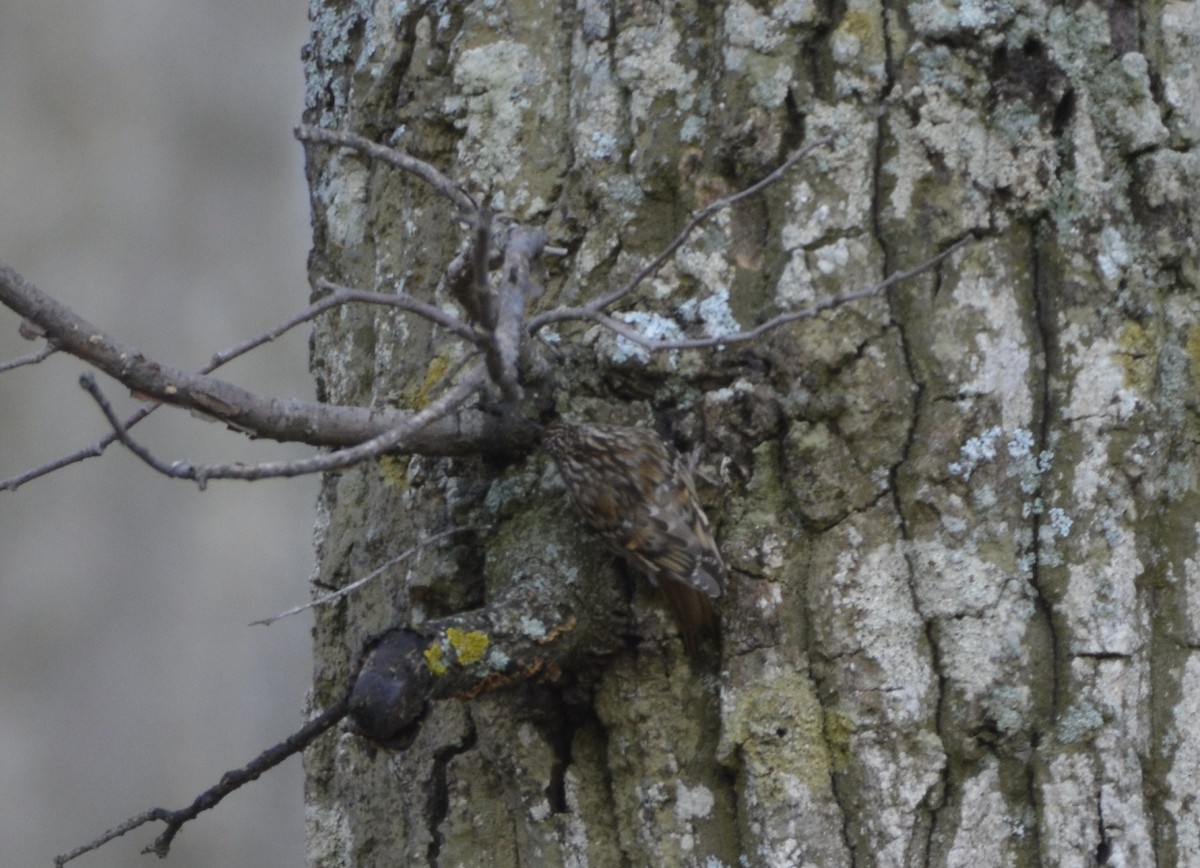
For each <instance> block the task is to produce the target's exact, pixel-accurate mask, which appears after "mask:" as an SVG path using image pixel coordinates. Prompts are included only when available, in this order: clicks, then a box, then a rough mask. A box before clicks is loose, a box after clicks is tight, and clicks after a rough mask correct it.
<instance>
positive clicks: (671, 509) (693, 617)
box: [542, 422, 726, 655]
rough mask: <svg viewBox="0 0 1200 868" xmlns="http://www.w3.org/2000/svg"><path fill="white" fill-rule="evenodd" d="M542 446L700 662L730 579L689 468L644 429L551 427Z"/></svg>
mask: <svg viewBox="0 0 1200 868" xmlns="http://www.w3.org/2000/svg"><path fill="white" fill-rule="evenodd" d="M542 443H543V444H544V445H545V447H546V450H547V451H548V452H549V453H550V455H551V457H553V458H554V463H555V464H556V465H557V466H558V471H559V474H560V475H561V476H562V479H563V482H564V483H566V486H567V491H568V492H570V495H571V500H572V501H573V502H574V504H575V509H576V511H577V512H578V513H579V515H580V517H581V518H582V519H583V522H584V524H586V525H587V526H588V528H589V529H591V530H592V531H594V532H595V533H596V534H598V535H599V536H600V537H601V538H603V539H604V541H605V542H607V543H608V545H609V546H610V547H611V548H612V549H613V550H614V551H615V552H616V553H617V554H619V555H621V557H623V558H624V559H625V560H626V561H627V562H629V563H630V564H632V565H633V566H634V567H636V568H637V569H639V570H640V571H641V572H643V573H645V574H646V576H647V577H648V578H649V579H650V580H651V581H652V582H654V583H655V584H656V585H658V587H659V588H660V589H661V590H662V593H663V598H664V599H665V600H666V603H667V606H668V608H670V610H671V612H672V614H673V615H674V616H675V620H676V622H677V623H678V624H679V631H680V633H681V634H682V637H683V643H684V647H685V648H686V649H687V650H688V653H689V654H693V655H694V654H695V652H696V650H697V649H698V648H699V645H700V642H701V640H702V638H703V637H704V636H705V635H709V634H714V635H715V632H716V627H717V620H716V613H715V612H714V611H713V606H712V600H713V599H715V598H717V597H719V596H721V594H722V593H724V591H725V579H726V571H725V564H724V562H723V561H722V560H721V553H720V552H719V551H718V550H717V544H716V542H715V541H714V540H713V536H712V531H711V530H710V529H709V526H708V519H707V517H705V515H704V510H703V509H701V507H700V502H699V500H698V499H697V497H696V488H695V484H694V483H693V482H692V475H691V473H690V472H689V470H688V468H687V465H686V463H685V462H684V461H683V460H682V459H681V458H680V456H679V455H678V453H676V451H675V450H674V449H673V448H672V447H671V446H670V445H668V444H667V443H664V442H663V440H662V438H661V437H659V436H658V434H656V433H655V432H654V431H651V430H648V429H645V428H626V427H621V426H617V425H572V424H568V423H566V422H552V423H551V424H550V425H547V426H546V428H545V430H544V432H543V433H542Z"/></svg>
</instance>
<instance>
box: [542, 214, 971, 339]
mask: <svg viewBox="0 0 1200 868" xmlns="http://www.w3.org/2000/svg"><path fill="white" fill-rule="evenodd" d="M974 240H975V238H974V236H972V235H968V236H966V237H964V238H960V239H959V240H958V241H956V242H954V243H953V244H952V245H950V246H949V247H948V248H946V249H945V250H943V251H942V252H941V253H939V254H937V255H936V256H933V257H931V258H929V259H927V260H925V261H924V262H922V263H921V264H920V265H916V266H914V267H912V268H909V269H907V270H905V271H897V272H896V273H895V274H891V275H889V276H888V277H886V278H885V279H883V280H881V281H879V283H875V284H872V285H871V286H868V287H864V288H863V289H856V290H854V291H853V292H847V293H843V294H841V295H834V296H830V297H829V298H823V299H821V300H820V301H818V302H817V303H815V304H813V305H810V306H809V307H806V308H804V309H803V310H793V311H788V312H787V313H782V314H780V315H779V316H777V317H773V318H771V319H769V320H767V321H766V322H764V323H762V324H761V325H758V326H755V327H754V328H752V329H749V330H747V331H741V332H733V333H730V334H727V335H715V336H712V337H707V338H689V339H687V340H681V341H660V340H654V339H652V338H648V337H646V336H645V335H643V334H642V333H641V332H639V331H638V330H637V329H635V328H633V327H632V326H630V325H628V324H627V323H623V322H621V321H620V320H619V319H617V318H615V317H612V316H609V315H608V314H605V313H602V312H600V311H597V310H594V309H592V307H591V305H588V306H586V307H563V308H557V309H555V310H552V311H548V312H547V313H545V314H543V315H542V316H541V317H538V319H539V320H541V325H549V324H550V323H554V322H564V321H576V322H579V321H583V322H593V323H596V324H597V325H601V326H604V328H606V329H608V330H609V331H611V332H614V333H615V334H618V335H620V336H621V337H623V338H625V339H626V340H629V341H632V342H633V343H635V344H637V345H638V346H639V347H641V348H642V349H644V350H646V351H647V352H651V353H662V352H667V351H669V350H700V349H709V348H712V347H722V346H726V345H729V344H741V343H745V342H747V341H752V340H756V339H758V338H760V337H762V336H763V335H764V334H766V333H767V332H770V331H773V330H774V329H777V328H779V327H780V326H785V325H787V324H789V323H793V322H796V321H798V320H804V319H811V318H812V317H814V316H816V315H817V314H819V313H821V312H822V311H825V310H829V309H830V308H835V307H841V306H842V305H844V304H848V303H849V302H852V301H859V300H861V299H864V298H871V297H872V296H876V295H879V294H880V293H882V292H883V291H884V290H886V289H889V288H891V287H893V286H895V285H896V284H897V283H902V282H903V281H905V280H910V279H911V278H913V277H916V276H918V275H920V274H924V273H925V272H926V271H928V270H929V269H931V268H933V267H934V266H936V265H937V264H938V263H940V262H941V261H942V260H944V259H945V258H946V257H947V256H950V255H951V254H953V253H955V252H956V251H958V250H960V249H962V248H963V247H964V246H966V245H967V244H969V243H971V242H972V241H974ZM531 328H532V326H531Z"/></svg>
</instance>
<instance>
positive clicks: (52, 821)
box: [0, 0, 317, 868]
mask: <svg viewBox="0 0 1200 868" xmlns="http://www.w3.org/2000/svg"><path fill="white" fill-rule="evenodd" d="M306 14H307V10H306V4H305V3H303V2H301V0H260V2H256V3H245V2H239V0H205V2H196V0H102V2H101V0H0V201H2V202H3V208H0V259H3V260H6V261H7V262H9V263H10V264H12V265H13V266H15V267H16V268H17V269H18V270H19V271H21V272H22V273H23V274H24V275H25V276H26V277H27V278H28V279H30V280H31V281H33V282H34V283H35V284H36V285H37V286H39V287H40V288H41V289H43V290H44V291H46V292H48V293H50V294H52V295H54V296H56V297H57V298H59V299H60V300H61V301H63V302H65V303H67V304H69V305H70V306H72V307H73V308H74V309H75V310H76V312H77V313H79V314H80V315H82V316H84V317H85V318H88V319H90V320H91V321H92V322H94V323H96V324H97V325H99V326H101V327H102V328H105V329H107V330H109V331H110V332H111V333H113V334H114V335H116V336H118V337H120V338H121V339H123V340H125V341H128V342H130V343H132V344H134V345H135V346H137V347H138V348H140V349H141V350H142V351H143V352H145V353H146V354H147V355H150V356H153V357H157V358H160V359H162V360H164V361H169V362H171V363H173V364H177V365H180V366H184V367H187V366H192V367H195V366H199V365H200V364H202V363H203V362H204V361H205V360H206V359H207V357H208V356H209V355H210V354H211V353H212V352H213V351H215V350H218V349H222V348H224V347H227V346H230V345H232V344H234V343H236V342H237V341H238V340H240V339H242V338H244V337H247V336H249V335H251V334H254V333H255V332H258V331H260V330H262V329H264V328H266V327H267V326H269V325H271V324H272V323H274V322H277V321H279V320H281V319H283V318H285V317H286V316H287V315H288V314H290V313H292V312H294V311H295V310H297V309H299V308H301V307H303V306H304V304H305V303H306V301H307V295H308V287H307V285H306V283H305V276H304V262H305V256H306V254H307V251H308V246H309V243H308V205H307V197H306V192H305V185H304V178H303V173H302V168H301V166H302V161H301V151H300V148H299V146H298V145H297V144H296V143H295V142H294V141H293V140H292V136H291V130H292V127H293V126H294V125H295V124H296V123H298V122H299V120H300V111H301V106H302V93H303V79H302V73H301V64H300V48H301V46H302V45H303V43H304V42H305V40H306V38H307V21H306ZM306 341H307V329H306V328H301V329H300V330H299V332H298V333H297V334H295V335H293V336H291V337H290V338H288V339H285V340H283V341H280V342H279V343H277V344H275V345H272V346H270V347H267V348H265V349H263V350H260V351H258V352H257V353H256V354H254V355H253V357H252V358H251V359H250V360H249V361H248V362H240V363H236V364H234V365H231V366H229V367H228V368H226V369H224V371H223V373H222V375H223V376H225V377H226V378H228V379H231V380H234V381H235V382H238V383H240V384H242V385H245V386H247V387H248V388H251V389H254V390H257V391H260V392H262V393H268V394H274V395H280V396H286V395H299V396H302V397H311V394H312V389H311V385H310V381H309V378H308V374H307V370H306V358H307V343H306ZM33 349H35V345H34V344H30V343H27V342H25V341H23V340H21V339H20V338H19V337H18V335H17V318H16V317H15V316H13V315H12V314H10V313H9V312H8V311H7V310H3V311H0V359H10V358H13V357H15V356H19V355H24V354H26V353H28V352H30V351H32V350H33ZM82 369H83V366H82V364H81V363H79V362H77V361H74V360H72V359H70V358H68V357H62V358H53V359H51V360H50V361H49V362H46V363H43V364H42V365H40V366H38V367H36V368H26V369H22V370H20V371H15V372H9V373H7V374H0V478H7V477H9V476H12V475H14V474H16V473H18V472H19V471H21V470H24V469H25V468H26V467H29V466H32V465H35V464H40V463H42V462H44V461H47V460H49V459H52V458H55V457H57V456H59V455H60V454H64V453H66V452H68V451H71V450H73V449H75V448H77V447H80V446H83V445H85V444H87V443H90V442H92V441H93V440H95V439H97V438H98V436H99V435H100V434H102V433H103V432H104V431H105V425H104V422H103V419H102V418H101V416H100V415H99V412H98V411H97V409H96V408H95V406H94V405H93V404H92V403H91V400H90V399H89V398H88V397H87V395H86V394H85V393H83V392H82V391H81V390H80V389H79V387H78V385H77V382H76V380H77V377H78V374H79V373H80V371H81V370H82ZM101 384H102V385H103V386H105V388H106V391H107V392H108V394H109V395H110V397H111V398H113V399H114V400H115V401H116V403H117V404H118V407H119V409H121V410H129V409H132V408H133V407H134V406H135V404H134V402H132V401H131V400H130V398H129V396H128V395H127V394H126V393H125V391H124V390H123V389H121V388H120V387H118V386H116V385H115V384H114V383H112V381H109V380H106V379H104V378H101ZM136 430H137V435H138V436H139V438H141V439H142V440H143V441H144V442H145V443H147V444H148V445H149V446H150V447H151V448H152V449H154V450H155V451H156V453H157V454H158V455H160V456H161V457H164V458H188V459H191V460H193V461H206V460H207V461H229V460H245V461H255V460H265V459H269V458H278V457H287V456H296V455H300V454H306V453H307V451H308V450H306V449H303V448H298V447H281V446H279V445H278V444H270V443H251V442H249V441H247V440H245V439H244V438H242V437H240V436H238V435H236V434H233V433H230V432H227V431H225V430H224V429H222V428H221V427H219V426H217V425H214V424H209V423H205V422H202V421H200V420H197V419H194V418H191V417H190V416H188V415H186V414H182V413H179V412H178V411H172V410H166V409H164V410H161V411H159V412H158V413H156V414H155V415H154V416H152V417H151V418H150V419H149V420H147V421H146V422H145V423H143V424H142V425H141V426H139V427H138V428H137V429H136ZM316 485H317V481H316V480H315V479H307V480H301V481H268V482H260V483H255V484H253V485H248V484H245V483H237V482H224V483H220V482H218V483H214V484H212V485H211V486H210V487H209V490H208V491H206V492H203V493H202V492H199V491H197V490H196V488H195V486H192V485H189V484H187V483H183V482H171V481H167V480H165V479H163V478H161V477H158V476H156V475H155V474H154V473H153V472H152V471H150V470H149V468H147V467H145V466H143V465H142V464H140V463H139V462H137V461H136V460H135V459H133V458H132V457H131V456H129V455H127V454H125V453H123V452H122V451H121V450H120V448H119V447H112V448H111V449H110V450H109V451H108V452H107V453H106V454H105V455H104V456H103V457H101V458H94V459H91V460H89V461H87V462H84V463H83V464H79V465H75V466H73V467H70V468H68V469H66V470H62V471H59V472H58V473H56V474H54V475H52V476H50V477H47V478H43V479H41V480H38V481H35V482H32V483H29V484H28V485H26V486H24V487H22V488H21V489H19V490H18V491H16V492H15V493H14V492H4V493H0V864H2V865H3V866H10V865H11V866H27V865H47V866H48V865H50V864H51V859H52V858H53V856H54V855H56V854H58V853H61V852H64V851H66V850H68V849H71V848H72V847H75V846H76V845H79V844H82V843H84V842H86V841H87V840H89V839H91V838H92V837H94V836H95V835H97V834H99V833H101V832H103V831H104V830H105V829H107V828H109V827H110V826H113V825H115V824H117V823H119V822H120V821H122V820H124V819H125V818H126V817H128V816H130V815H132V814H135V813H138V812H141V811H143V810H145V809H146V808H149V807H152V806H164V807H169V808H176V807H182V806H183V805H185V804H186V803H188V802H190V801H191V799H192V798H193V797H194V796H195V795H196V794H198V793H199V792H200V791H202V790H203V789H205V788H207V787H209V786H211V785H212V784H214V783H215V782H216V781H217V780H218V778H219V777H220V775H221V774H222V773H223V772H224V771H225V770H227V769H229V768H233V767H235V766H240V765H242V764H243V763H245V762H246V761H248V760H249V759H250V758H251V757H253V756H254V755H255V754H256V753H257V752H258V751H259V750H261V749H262V748H264V747H266V746H268V745H269V744H272V743H274V742H276V741H278V740H280V739H282V738H283V737H284V736H286V735H287V734H288V733H289V732H291V731H292V730H293V729H295V728H296V727H297V726H299V725H300V723H301V722H302V713H301V711H302V705H303V700H304V694H305V690H306V687H307V684H308V680H309V674H310V658H309V626H310V620H309V619H308V618H307V617H305V616H301V617H296V618H291V619H288V620H285V621H283V622H280V623H278V624H276V625H274V626H272V627H269V628H264V627H253V628H251V627H248V626H247V624H248V622H249V621H251V620H253V619H255V618H258V617H262V616H265V615H270V614H274V613H276V612H279V611H281V610H283V609H285V608H287V607H289V606H291V605H293V604H296V603H301V602H304V601H305V600H307V598H308V594H307V579H308V575H309V571H310V568H311V563H312V554H311V547H310V532H311V528H312V521H313V503H314V500H315V497H316ZM301 787H302V773H301V768H300V763H299V760H298V759H295V758H293V759H291V760H289V761H288V763H287V764H285V765H284V766H283V767H281V768H278V769H276V770H274V771H272V772H270V773H269V774H268V775H267V776H265V777H264V778H262V779H260V780H259V781H257V782H255V783H254V784H252V785H251V786H249V787H248V788H246V789H244V790H242V791H241V792H239V793H237V794H235V795H234V796H232V797H231V798H230V799H228V800H227V801H226V802H224V803H223V804H221V805H220V806H218V807H217V808H216V810H214V811H211V812H209V813H207V814H204V815H203V816H202V817H201V818H200V819H199V820H198V821H195V822H193V823H191V824H189V825H187V826H186V827H185V828H184V830H183V832H182V833H181V835H180V837H179V838H178V839H177V841H176V843H175V845H174V848H173V849H172V852H171V856H170V859H169V861H168V862H167V863H165V864H167V865H169V866H175V868H183V866H206V868H219V866H251V865H253V866H284V865H287V866H298V865H302V864H303V861H304V849H303V834H304V830H303V813H302V800H301ZM160 830H161V826H160V825H159V824H154V825H153V826H148V827H145V828H143V829H141V830H138V831H135V832H133V833H131V834H130V835H129V836H127V837H126V838H124V839H122V840H120V841H117V842H114V843H112V844H110V845H108V846H107V847H106V848H105V849H103V850H101V851H99V852H98V853H96V854H92V855H90V856H85V857H83V858H82V859H80V860H79V861H78V862H76V863H74V864H77V865H80V866H90V868H99V866H129V865H147V866H149V865H156V864H160V863H159V862H158V860H156V859H155V858H154V857H153V856H142V855H139V851H140V850H141V848H142V847H144V846H146V845H147V844H149V843H150V842H151V841H152V839H153V837H154V836H155V835H157V834H158V832H159V831H160Z"/></svg>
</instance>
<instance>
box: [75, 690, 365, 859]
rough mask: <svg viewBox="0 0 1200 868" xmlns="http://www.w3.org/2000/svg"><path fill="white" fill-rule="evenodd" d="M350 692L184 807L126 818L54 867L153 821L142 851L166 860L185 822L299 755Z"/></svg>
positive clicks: (336, 716) (343, 707)
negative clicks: (159, 827) (157, 825)
mask: <svg viewBox="0 0 1200 868" xmlns="http://www.w3.org/2000/svg"><path fill="white" fill-rule="evenodd" d="M355 681H356V679H352V680H351V684H352V685H353V684H354V683H355ZM352 690H353V688H352V687H351V688H347V690H346V691H345V692H344V693H343V695H342V697H341V698H340V699H339V700H338V701H337V702H335V703H334V704H333V705H332V706H330V707H329V708H327V709H326V710H325V711H323V712H321V713H320V714H318V715H317V716H316V717H314V718H313V719H312V720H310V721H309V722H308V723H306V724H305V725H304V726H302V727H301V728H300V729H299V730H297V731H296V732H294V733H292V734H291V735H289V736H288V737H287V738H285V739H284V740H283V741H281V742H280V743H279V744H277V745H275V746H274V747H270V748H267V749H266V750H265V751H263V752H262V753H260V754H259V755H258V756H256V757H255V758H254V759H252V760H251V761H250V762H248V763H247V764H246V765H244V766H242V767H241V768H238V769H233V770H231V771H228V772H226V773H225V774H223V775H221V780H220V781H218V782H217V783H216V784H215V785H214V786H212V787H209V788H208V789H207V790H205V791H204V792H202V793H201V794H200V795H198V796H196V798H195V799H194V800H193V801H192V803H191V804H190V805H188V806H187V807H185V808H180V809H179V810H176V811H172V810H169V809H168V808H151V809H150V810H148V811H145V812H143V813H141V814H138V815H137V816H136V817H130V818H129V819H128V820H126V821H125V822H124V823H121V825H119V826H115V827H113V828H112V829H109V830H108V831H107V832H105V833H104V834H103V835H100V836H99V837H97V838H95V839H93V840H91V841H89V842H88V843H86V844H84V845H83V846H81V847H76V848H75V849H74V850H71V851H70V852H68V853H64V854H62V855H61V856H55V857H54V864H55V865H56V866H59V868H61V866H63V865H66V864H67V863H68V862H71V861H73V860H75V859H78V858H79V857H80V856H82V855H84V854H85V853H90V852H92V851H93V850H97V849H99V848H100V847H103V846H104V845H105V844H107V843H108V842H109V841H113V840H115V839H117V838H120V837H121V836H122V835H125V834H128V833H129V832H132V831H133V830H134V829H137V828H139V827H140V826H144V825H146V824H147V823H153V822H156V821H159V822H162V823H165V824H166V829H164V830H163V831H162V833H161V834H160V835H159V836H158V837H157V838H155V839H154V843H153V844H152V845H150V846H149V847H147V848H146V849H145V850H143V851H142V852H143V853H153V854H154V855H156V856H158V857H159V858H160V859H163V858H166V856H167V854H168V853H169V852H170V850H171V843H172V842H173V841H174V840H175V836H176V835H178V834H179V830H180V829H182V828H183V826H184V824H185V823H187V822H189V821H190V820H194V819H195V818H196V817H198V816H199V815H200V814H202V813H204V812H205V811H207V810H209V809H210V808H215V807H216V806H217V805H218V804H219V803H220V802H221V800H222V799H224V798H225V797H226V796H228V795H229V794H230V793H232V792H233V791H235V790H237V789H240V788H241V787H242V786H244V785H245V784H248V783H250V782H251V781H253V780H256V779H257V778H259V777H260V776H261V775H262V774H263V773H264V772H266V771H269V770H270V769H272V768H274V767H275V766H277V765H279V764H280V763H281V762H283V761H284V760H285V759H287V758H288V757H290V756H291V755H292V754H297V753H300V752H301V751H303V750H304V749H305V748H306V747H308V746H309V745H310V744H312V743H313V742H314V741H315V740H316V739H317V738H318V737H319V736H321V735H322V734H323V733H325V732H326V731H328V730H329V729H331V728H332V727H334V726H335V725H337V723H338V722H339V721H340V720H341V719H342V718H344V717H345V716H346V714H347V713H348V712H349V710H350V695H351V692H352Z"/></svg>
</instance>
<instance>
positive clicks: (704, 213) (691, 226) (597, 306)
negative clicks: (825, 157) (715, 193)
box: [529, 136, 833, 334]
mask: <svg viewBox="0 0 1200 868" xmlns="http://www.w3.org/2000/svg"><path fill="white" fill-rule="evenodd" d="M832 141H833V137H832V136H826V137H825V138H821V139H817V140H816V141H814V142H810V143H808V144H807V145H805V146H804V147H802V148H800V149H799V150H798V151H796V152H795V153H794V154H792V155H791V156H790V157H788V158H787V159H786V160H784V161H783V162H782V163H780V164H779V166H778V167H777V168H776V169H775V170H774V171H772V172H771V173H770V174H769V175H767V176H766V177H764V178H763V179H762V180H760V181H756V182H755V183H753V184H751V185H750V186H749V187H747V188H745V189H744V190H739V191H738V192H736V193H732V194H730V195H728V196H723V197H721V198H720V199H717V200H716V201H714V202H710V203H709V204H708V205H706V206H704V207H703V208H701V209H700V210H699V211H697V212H696V213H695V214H693V215H692V219H691V220H689V221H688V223H687V225H686V226H684V227H683V230H682V231H681V232H680V233H679V234H678V235H677V236H675V240H674V241H672V242H671V243H670V244H668V245H667V246H666V247H664V248H663V249H662V250H661V251H660V252H659V254H658V255H657V256H655V257H654V258H653V259H651V260H650V261H649V262H648V263H646V264H645V265H644V266H642V268H641V269H640V270H639V271H638V272H637V274H635V275H634V276H633V277H632V278H630V280H629V282H628V283H626V284H625V285H624V286H622V287H621V288H620V289H616V290H613V291H612V292H610V293H608V294H607V295H602V296H600V298H598V299H595V300H594V301H591V302H589V303H588V304H586V305H584V308H585V309H587V310H590V311H597V312H599V311H603V310H604V309H606V308H608V307H611V306H612V305H614V304H616V303H617V302H618V301H620V300H621V299H623V298H624V297H625V296H627V295H629V294H630V293H631V292H633V291H634V290H635V289H637V288H638V287H639V286H641V285H642V283H643V282H644V281H645V280H646V279H647V278H648V277H651V276H652V275H654V274H656V273H657V272H658V270H659V269H660V268H662V267H663V265H664V264H665V263H666V261H667V260H668V259H670V258H671V256H673V255H674V253H675V251H676V250H678V249H679V248H680V247H682V246H683V243H684V242H685V241H687V240H688V238H689V237H690V236H691V234H692V233H693V232H694V231H695V230H696V227H697V226H699V225H700V224H701V223H703V222H704V221H705V220H707V219H708V218H710V217H712V216H713V215H714V214H716V213H717V212H719V211H722V210H724V209H725V208H729V207H731V206H733V205H736V204H737V203H738V202H740V201H742V200H743V199H747V198H749V197H750V196H754V195H756V194H758V193H761V192H762V191H763V190H765V189H766V188H767V187H769V186H771V185H772V184H774V183H775V182H776V181H778V180H779V179H780V178H782V177H783V176H784V175H785V174H787V172H788V170H789V169H791V168H792V167H793V166H795V165H796V164H797V163H798V162H800V161H801V160H803V159H804V158H805V157H807V156H808V155H809V154H811V153H812V152H813V151H815V150H816V149H817V148H819V147H821V146H823V145H828V144H830V143H831V142H832ZM551 313H553V311H551ZM547 316H548V314H542V315H541V316H535V317H534V318H533V319H531V320H530V321H529V333H530V334H533V333H534V332H536V331H537V330H538V329H539V328H541V327H542V326H543V325H546V324H547V323H548V322H552V321H553V320H549V319H546V317H547Z"/></svg>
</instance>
